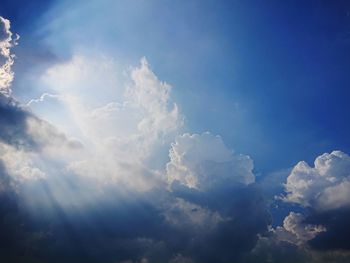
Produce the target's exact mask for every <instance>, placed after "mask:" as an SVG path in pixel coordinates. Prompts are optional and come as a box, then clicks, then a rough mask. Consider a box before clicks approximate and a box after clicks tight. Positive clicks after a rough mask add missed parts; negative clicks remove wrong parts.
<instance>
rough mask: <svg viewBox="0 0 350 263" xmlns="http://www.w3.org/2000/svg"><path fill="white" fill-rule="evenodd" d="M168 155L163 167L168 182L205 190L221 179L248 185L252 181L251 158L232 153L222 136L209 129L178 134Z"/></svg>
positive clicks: (221, 180) (220, 181)
mask: <svg viewBox="0 0 350 263" xmlns="http://www.w3.org/2000/svg"><path fill="white" fill-rule="evenodd" d="M169 157H170V162H169V163H168V164H167V167H166V169H167V177H168V181H169V182H170V183H172V182H176V181H177V182H180V183H181V184H183V185H185V186H187V187H189V188H198V189H205V188H208V187H212V186H213V185H215V184H218V183H222V182H225V183H227V182H229V183H242V184H246V185H248V184H251V183H253V182H254V181H255V177H254V174H253V172H252V171H253V161H252V159H251V158H250V157H249V156H246V155H240V154H234V153H233V152H232V151H231V150H229V149H228V148H227V147H226V146H225V144H224V143H223V141H222V139H221V137H219V136H214V135H212V134H210V133H209V132H205V133H203V134H193V135H190V134H188V133H186V134H183V135H181V136H178V137H177V138H176V140H175V142H174V143H172V145H171V149H170V152H169Z"/></svg>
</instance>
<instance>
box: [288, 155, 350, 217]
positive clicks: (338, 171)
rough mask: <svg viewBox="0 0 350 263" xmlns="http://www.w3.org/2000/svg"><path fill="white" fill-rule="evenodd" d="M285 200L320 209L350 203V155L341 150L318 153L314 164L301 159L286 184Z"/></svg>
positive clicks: (333, 207) (328, 208)
mask: <svg viewBox="0 0 350 263" xmlns="http://www.w3.org/2000/svg"><path fill="white" fill-rule="evenodd" d="M285 188H286V192H287V196H286V197H285V199H284V200H285V201H287V202H292V203H297V204H300V205H302V206H305V207H311V206H312V207H313V208H315V209H318V210H331V209H337V208H340V207H348V206H349V205H350V198H349V197H350V157H349V155H347V154H346V153H343V152H341V151H333V152H331V153H324V154H323V155H321V156H318V157H317V158H316V160H315V163H314V167H310V166H309V165H308V164H307V163H306V162H303V161H302V162H299V163H298V164H297V165H296V166H295V167H294V168H293V170H292V172H291V174H290V175H289V176H288V178H287V182H286V184H285Z"/></svg>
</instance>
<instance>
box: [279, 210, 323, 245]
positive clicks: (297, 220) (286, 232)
mask: <svg viewBox="0 0 350 263" xmlns="http://www.w3.org/2000/svg"><path fill="white" fill-rule="evenodd" d="M325 231H326V228H325V227H323V226H320V225H312V224H307V223H305V216H304V215H302V214H300V213H294V212H290V213H289V215H288V216H286V217H285V219H284V220H283V227H277V228H276V230H275V234H276V236H277V239H278V240H281V241H286V242H290V243H294V244H296V245H303V244H305V243H306V242H307V241H309V240H311V239H313V238H315V237H316V236H317V235H318V234H320V233H322V232H325Z"/></svg>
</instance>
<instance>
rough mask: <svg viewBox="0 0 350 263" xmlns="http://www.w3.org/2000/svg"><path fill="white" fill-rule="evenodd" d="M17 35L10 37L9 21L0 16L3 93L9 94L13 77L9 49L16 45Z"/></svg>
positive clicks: (0, 87)
mask: <svg viewBox="0 0 350 263" xmlns="http://www.w3.org/2000/svg"><path fill="white" fill-rule="evenodd" d="M18 38H19V36H18V35H16V37H15V38H13V37H12V32H11V30H10V21H9V20H8V19H6V18H3V17H1V16H0V92H1V93H2V94H4V95H7V96H9V95H11V87H10V86H11V83H12V81H13V78H14V73H13V71H12V65H13V62H14V55H12V54H11V51H10V49H11V48H12V47H13V46H14V45H16V41H17V40H18Z"/></svg>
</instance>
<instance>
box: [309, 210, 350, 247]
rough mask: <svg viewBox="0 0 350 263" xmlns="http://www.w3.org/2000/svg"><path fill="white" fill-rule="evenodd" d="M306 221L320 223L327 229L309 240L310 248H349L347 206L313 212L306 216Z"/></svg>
mask: <svg viewBox="0 0 350 263" xmlns="http://www.w3.org/2000/svg"><path fill="white" fill-rule="evenodd" d="M306 222H310V223H311V224H318V225H322V226H324V227H325V228H326V229H327V231H325V232H323V233H320V234H319V235H317V236H316V237H315V238H314V239H312V240H311V241H310V242H309V243H310V246H311V247H312V248H314V249H317V250H331V249H345V250H349V249H350V225H349V222H350V209H349V208H341V209H334V210H331V211H324V212H313V213H312V214H311V215H310V216H309V217H308V218H306Z"/></svg>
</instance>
